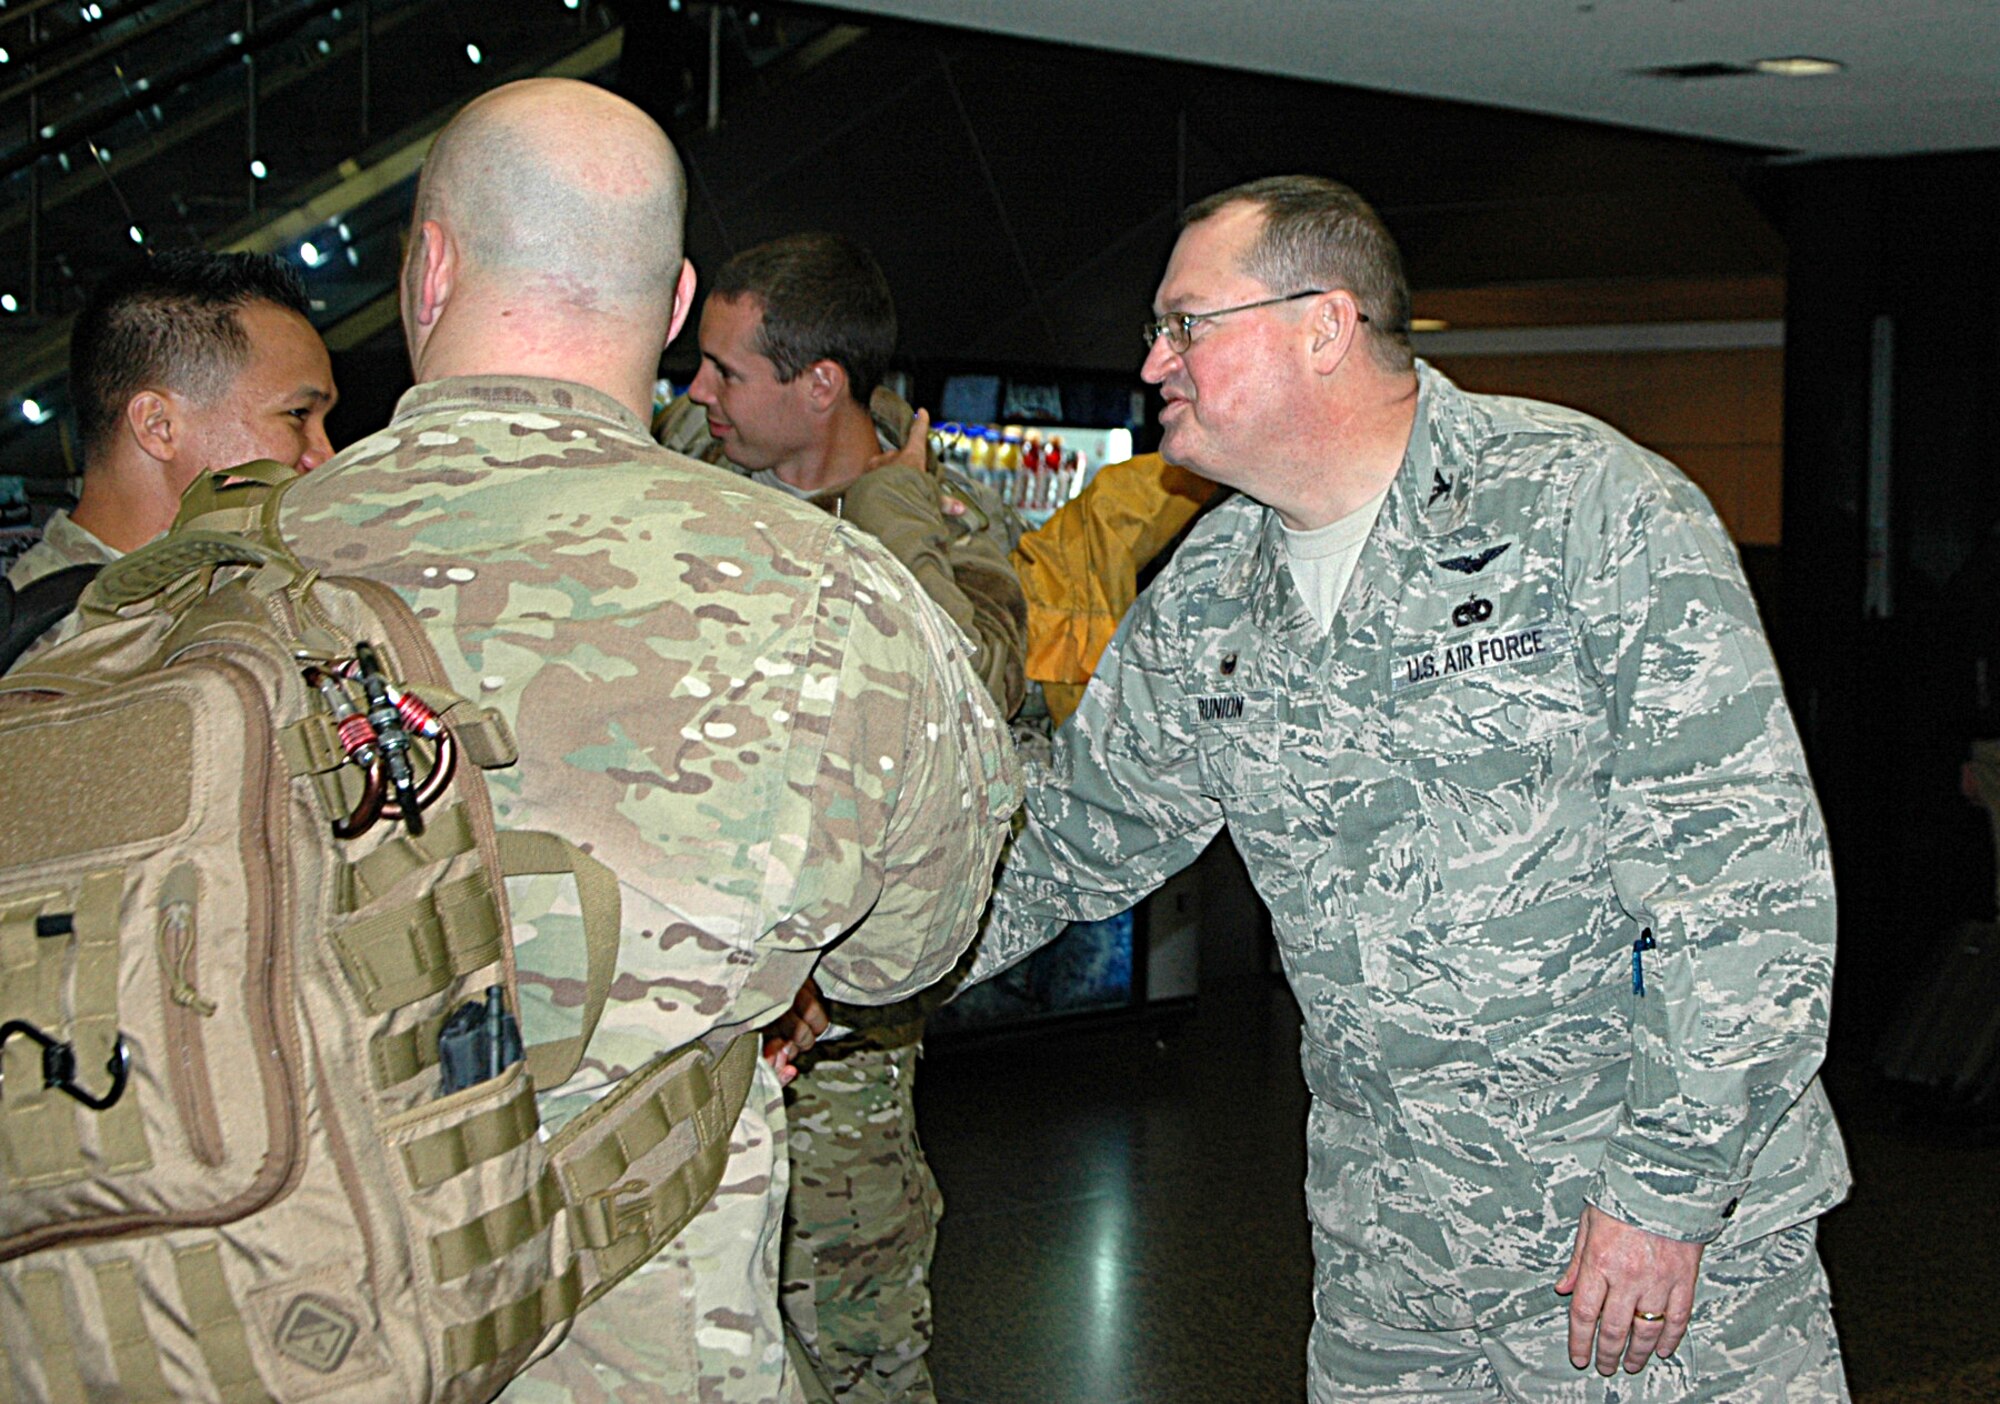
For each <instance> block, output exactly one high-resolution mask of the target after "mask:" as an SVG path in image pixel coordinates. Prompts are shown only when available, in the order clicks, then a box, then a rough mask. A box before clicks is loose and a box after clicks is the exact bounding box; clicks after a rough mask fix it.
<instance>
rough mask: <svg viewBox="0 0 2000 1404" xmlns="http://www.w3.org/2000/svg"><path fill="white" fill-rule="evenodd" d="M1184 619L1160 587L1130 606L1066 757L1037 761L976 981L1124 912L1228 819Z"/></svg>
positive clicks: (1063, 738)
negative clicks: (1161, 602)
mask: <svg viewBox="0 0 2000 1404" xmlns="http://www.w3.org/2000/svg"><path fill="white" fill-rule="evenodd" d="M1175 651H1176V650H1175V646H1174V643H1173V639H1172V630H1171V629H1170V628H1169V627H1168V625H1167V623H1166V621H1165V620H1163V618H1162V615H1161V612H1160V610H1159V609H1158V606H1157V600H1156V597H1155V596H1151V595H1149V596H1147V597H1145V598H1143V599H1141V600H1140V602H1139V605H1138V606H1137V608H1135V609H1134V610H1133V611H1132V613H1131V614H1129V615H1128V616H1127V617H1126V620H1125V623H1124V624H1123V625H1122V626H1121V627H1120V629H1119V631H1118V633H1117V634H1116V635H1115V636H1114V637H1113V638H1112V641H1111V643H1110V645H1109V646H1108V647H1107V648H1106V649H1105V651H1104V656H1103V658H1102V659H1101V660H1100V662H1099V664H1098V668H1097V674H1096V676H1095V677H1094V678H1093V679H1092V680H1091V683H1090V687H1089V689H1088V690H1087V691H1086V692H1085V693H1084V698H1083V705H1082V706H1081V707H1079V708H1078V709H1077V712H1076V715H1075V716H1073V717H1072V718H1071V719H1070V720H1069V722H1068V723H1067V724H1066V725H1065V726H1063V727H1062V729H1061V730H1059V731H1058V732H1057V733H1056V736H1055V759H1054V763H1053V765H1051V766H1048V767H1040V766H1032V767H1030V769H1029V772H1028V777H1027V780H1028V800H1027V805H1026V817H1027V822H1026V825H1025V826H1024V827H1023V828H1022V829H1021V831H1020V833H1019V834H1017V835H1016V836H1015V839H1014V842H1013V844H1012V845H1011V846H1010V847H1009V848H1008V850H1007V856H1006V858H1005V859H1004V860H1003V861H1002V863H1001V868H1000V878H999V881H998V882H997V883H996V884H995V885H994V891H993V906H992V908H991V910H990V911H989V912H988V914H987V920H986V927H985V930H984V931H983V933H982V934H981V936H980V938H979V945H978V947H977V949H976V951H975V953H974V959H973V963H972V965H971V967H970V969H969V970H968V972H967V973H966V975H965V978H964V980H963V983H964V984H967V985H970V984H976V983H977V982H979V981H980V980H984V979H986V978H988V977H989V976H993V975H997V974H999V973H1000V972H1001V971H1002V970H1005V969H1006V968H1007V967H1008V966H1010V965H1013V964H1015V963H1016V962H1017V961H1020V960H1023V959H1025V958H1026V957H1028V956H1030V955H1032V954H1034V952H1035V951H1037V950H1038V949H1040V948H1041V947H1042V946H1045V945H1047V944H1048V943H1049V942H1050V941H1052V940H1054V939H1055V938H1056V937H1057V936H1058V935H1060V934H1061V933H1062V929H1063V926H1064V924H1065V923H1067V922H1071V921H1096V920H1099V919H1102V918H1104V917H1108V916H1114V915H1116V914H1117V913H1119V912H1122V911H1124V910H1126V909H1127V908H1128V907H1130V906H1132V905H1133V904H1134V903H1136V902H1138V901H1139V900H1140V899H1141V898H1143V897H1144V896H1145V895H1146V894H1147V893H1149V892H1151V891H1152V890H1153V889H1154V888H1156V887H1158V886H1159V885H1160V884H1161V883H1163V882H1165V881H1166V880H1167V879H1168V878H1170V877H1172V876H1173V875H1174V874H1175V873H1177V872H1179V871H1180V870H1181V869H1182V868H1185V867H1186V866H1187V865H1188V864H1189V863H1192V862H1193V861H1194V860H1195V859H1196V858H1197V857H1199V856H1200V854H1201V851H1202V849H1203V848H1205V847H1207V845H1208V841H1209V840H1210V839H1211V838H1213V837H1214V836H1215V834H1216V832H1217V830H1219V829H1220V828H1221V827H1222V810H1221V807H1220V805H1219V804H1217V802H1216V801H1215V800H1213V799H1211V798H1209V797H1208V796H1205V795H1203V794H1202V793H1201V788H1200V783H1199V778H1198V774H1197V769H1196V757H1195V751H1194V747H1193V744H1192V740H1191V738H1190V737H1188V736H1187V735H1186V734H1185V732H1184V731H1183V730H1182V729H1181V726H1182V723H1181V721H1180V719H1181V718H1183V717H1184V716H1185V712H1186V709H1185V707H1184V705H1182V704H1183V698H1182V695H1181V688H1180V684H1179V681H1178V678H1179V670H1178V668H1177V667H1176V666H1175V664H1174V656H1175Z"/></svg>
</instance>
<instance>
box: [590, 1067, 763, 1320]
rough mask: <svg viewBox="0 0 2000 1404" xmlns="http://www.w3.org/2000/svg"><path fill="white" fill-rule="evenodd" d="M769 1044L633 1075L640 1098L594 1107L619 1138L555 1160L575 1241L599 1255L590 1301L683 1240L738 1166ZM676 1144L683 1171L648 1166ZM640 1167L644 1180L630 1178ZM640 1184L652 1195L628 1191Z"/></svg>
mask: <svg viewBox="0 0 2000 1404" xmlns="http://www.w3.org/2000/svg"><path fill="white" fill-rule="evenodd" d="M760 1043H761V1039H760V1036H759V1035H758V1034H756V1033H755V1032H752V1033H746V1034H743V1035H740V1036H739V1037H738V1038H737V1039H736V1040H735V1041H734V1042H732V1043H731V1044H730V1045H729V1047H728V1049H727V1050H726V1051H725V1052H724V1053H723V1054H722V1056H721V1057H720V1058H715V1057H714V1055H713V1054H711V1053H710V1052H709V1051H708V1049H707V1048H706V1047H705V1046H703V1045H699V1044H698V1045H696V1046H694V1047H692V1048H688V1049H683V1050H682V1051H681V1052H680V1053H679V1054H677V1055H675V1056H674V1057H673V1058H671V1059H669V1060H668V1063H669V1065H670V1070H668V1069H663V1071H664V1072H665V1073H666V1075H665V1076H660V1075H659V1074H655V1075H654V1078H652V1079H649V1078H648V1077H647V1076H646V1074H645V1071H644V1070H641V1071H640V1072H638V1073H634V1074H632V1075H631V1077H632V1081H633V1083H634V1084H635V1094H634V1095H632V1096H630V1097H628V1098H624V1099H620V1098H618V1096H617V1094H616V1093H613V1095H612V1097H610V1098H606V1099H605V1101H604V1102H602V1103H599V1104H598V1107H593V1108H592V1109H591V1111H593V1112H596V1111H598V1110H599V1108H603V1114H602V1116H601V1117H599V1118H594V1120H597V1121H599V1122H600V1124H608V1125H609V1126H611V1127H612V1128H614V1129H613V1130H612V1133H611V1134H609V1135H606V1136H604V1138H603V1139H602V1140H601V1141H599V1142H598V1143H597V1144H595V1145H593V1146H590V1147H589V1148H588V1149H587V1150H584V1151H582V1152H580V1153H579V1154H578V1155H577V1156H576V1157H575V1158H573V1159H565V1158H563V1157H561V1156H560V1155H558V1156H556V1160H557V1167H558V1173H559V1174H561V1175H562V1177H563V1182H564V1185H565V1187H566V1188H567V1190H568V1193H569V1199H570V1202H571V1211H570V1222H571V1226H572V1229H573V1231H574V1233H575V1237H576V1240H577V1242H578V1243H580V1244H581V1245H583V1246H584V1247H586V1248H590V1249H592V1250H594V1251H595V1252H596V1255H597V1256H596V1263H595V1266H596V1267H597V1269H598V1272H599V1280H598V1281H597V1283H596V1285H594V1286H593V1287H592V1288H591V1291H590V1293H589V1295H588V1301H595V1300H596V1299H597V1298H598V1297H600V1296H602V1295H603V1294H604V1293H605V1292H606V1291H608V1290H610V1288H611V1287H613V1286H615V1285H616V1284H617V1283H618V1282H619V1281H620V1280H622V1279H623V1278H624V1277H625V1276H626V1275H627V1274H628V1273H630V1272H631V1271H633V1270H634V1269H635V1268H637V1267H638V1266H639V1265H640V1264H641V1263H643V1262H645V1261H646V1260H647V1259H648V1258H650V1257H652V1256H653V1254H655V1253H657V1252H658V1251H659V1250H660V1249H661V1248H662V1247H663V1246H665V1245H666V1244H667V1243H670V1242H671V1241H673V1239H674V1238H676V1237H678V1236H679V1234H680V1231H681V1230H682V1229H683V1228H685V1227H687V1224H688V1221H689V1220H691V1219H693V1218H694V1216H695V1215H696V1214H698V1213H700V1212H701V1208H702V1206H703V1205H704V1204H706V1203H708V1201H709V1199H710V1198H711V1197H712V1196H713V1195H714V1193H715V1187H716V1185H717V1184H719V1183H720V1182H721V1180H722V1171H723V1167H724V1166H725V1165H726V1164H727V1162H728V1160H729V1138H730V1133H731V1132H732V1131H733V1130H734V1129H735V1126H736V1119H737V1117H738V1116H739V1115H741V1113H742V1110H743V1102H744V1099H745V1097H746V1096H748V1094H749V1091H750V1084H751V1081H752V1079H753V1077H754V1076H755V1072H756V1066H757V1052H758V1047H759V1045H760ZM614 1102H615V1103H617V1105H615V1106H614V1105H612V1104H613V1103H614ZM586 1115H589V1114H588V1113H586ZM578 1119H579V1121H580V1120H582V1119H583V1118H578ZM670 1138H671V1139H674V1140H677V1141H678V1142H680V1145H678V1146H677V1147H675V1151H676V1153H677V1154H678V1156H679V1159H678V1160H677V1162H676V1163H675V1164H673V1165H672V1166H670V1167H667V1168H657V1167H651V1166H644V1165H642V1164H641V1162H642V1161H643V1160H644V1159H645V1157H646V1156H647V1155H648V1154H650V1153H651V1152H653V1151H654V1150H656V1149H658V1148H659V1147H661V1146H662V1145H664V1144H665V1143H667V1142H668V1141H669V1139H670ZM635 1166H637V1167H639V1170H640V1171H641V1172H643V1176H642V1175H641V1174H634V1173H631V1172H633V1170H634V1167H635ZM634 1180H637V1181H638V1182H639V1183H640V1184H642V1185H645V1186H646V1188H644V1189H643V1190H641V1192H640V1193H638V1194H621V1193H620V1191H621V1190H622V1189H624V1187H625V1186H626V1185H627V1184H629V1183H631V1182H632V1181H634ZM649 1182H650V1183H649ZM586 1304H588V1302H586Z"/></svg>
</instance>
